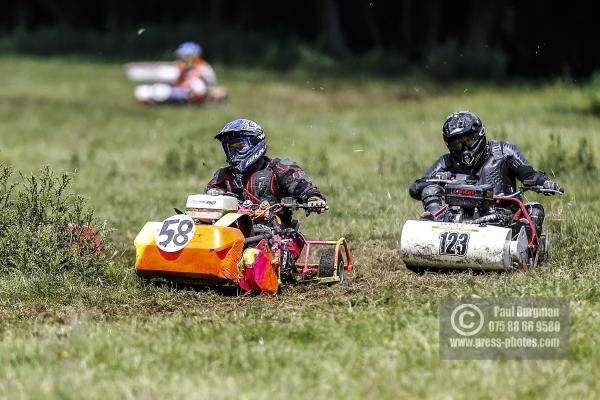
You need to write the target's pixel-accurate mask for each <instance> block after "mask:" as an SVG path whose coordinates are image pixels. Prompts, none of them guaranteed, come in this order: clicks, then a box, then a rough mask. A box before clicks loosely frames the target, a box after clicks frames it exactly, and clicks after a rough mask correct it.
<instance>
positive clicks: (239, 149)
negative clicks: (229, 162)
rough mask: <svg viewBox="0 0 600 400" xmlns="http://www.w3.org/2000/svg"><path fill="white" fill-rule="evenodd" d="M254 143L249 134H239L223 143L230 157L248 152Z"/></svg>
mask: <svg viewBox="0 0 600 400" xmlns="http://www.w3.org/2000/svg"><path fill="white" fill-rule="evenodd" d="M253 146H254V144H253V143H252V138H251V137H249V136H238V137H233V138H231V139H228V140H226V141H225V143H223V147H224V149H225V153H226V154H227V156H228V157H235V156H239V155H244V154H246V153H248V152H249V151H250V150H251V149H252V147H253Z"/></svg>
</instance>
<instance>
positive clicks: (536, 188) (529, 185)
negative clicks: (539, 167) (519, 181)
mask: <svg viewBox="0 0 600 400" xmlns="http://www.w3.org/2000/svg"><path fill="white" fill-rule="evenodd" d="M425 182H431V183H442V184H449V183H465V182H464V181H460V180H456V179H438V178H431V179H426V180H425ZM523 183H524V186H521V188H520V190H519V191H518V192H515V193H513V194H511V195H509V196H518V195H520V194H521V193H523V192H526V191H528V190H530V191H532V192H536V193H541V194H546V195H554V194H559V195H563V194H564V193H563V192H561V191H559V190H554V189H547V188H545V187H543V186H540V185H535V181H528V180H526V181H524V182H523ZM467 184H468V183H467Z"/></svg>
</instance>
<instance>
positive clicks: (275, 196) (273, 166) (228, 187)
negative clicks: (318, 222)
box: [205, 119, 326, 223]
mask: <svg viewBox="0 0 600 400" xmlns="http://www.w3.org/2000/svg"><path fill="white" fill-rule="evenodd" d="M215 139H218V140H219V141H221V144H222V145H223V150H224V151H225V156H226V157H227V162H228V163H229V166H227V167H224V168H220V169H218V170H217V171H216V172H215V174H214V176H213V178H212V179H211V180H210V182H208V184H207V186H206V190H205V191H209V190H211V189H216V190H219V191H221V192H230V193H233V194H234V195H235V196H236V197H237V198H238V199H239V200H241V201H244V200H250V201H252V202H253V203H257V204H259V203H261V202H263V201H268V202H269V203H279V202H280V201H281V199H282V198H283V197H293V198H294V199H296V200H297V201H298V202H300V203H308V204H309V205H311V206H325V205H326V203H325V196H324V195H323V194H322V193H321V192H320V191H319V190H318V189H317V187H316V186H314V185H313V183H312V182H311V180H310V178H309V177H308V175H307V174H306V172H304V170H303V169H302V168H300V167H299V166H298V164H297V163H296V162H295V161H292V160H288V159H279V158H273V159H271V158H269V157H267V156H266V155H265V153H266V151H267V143H266V140H265V134H264V132H263V130H262V128H261V127H260V125H258V124H257V123H256V122H254V121H251V120H248V119H236V120H234V121H231V122H229V123H228V124H227V125H225V127H224V128H223V129H221V131H220V132H219V133H218V134H217V135H216V136H215ZM321 210H322V211H324V210H325V208H321ZM322 211H321V212H322ZM282 217H283V219H284V223H289V221H291V214H290V213H287V214H284V215H283V216H282Z"/></svg>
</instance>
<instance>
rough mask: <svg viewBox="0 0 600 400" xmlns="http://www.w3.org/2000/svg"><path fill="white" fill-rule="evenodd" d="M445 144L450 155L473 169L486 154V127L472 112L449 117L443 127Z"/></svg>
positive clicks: (457, 113)
mask: <svg viewBox="0 0 600 400" xmlns="http://www.w3.org/2000/svg"><path fill="white" fill-rule="evenodd" d="M442 135H443V137H444V142H446V146H447V147H448V150H450V154H452V156H453V157H454V158H455V159H456V160H457V161H458V162H460V163H461V164H463V165H465V166H467V167H472V166H475V165H477V164H479V162H480V161H481V160H482V156H483V154H484V153H485V146H486V140H485V127H484V126H483V123H482V122H481V120H480V119H479V117H478V116H477V115H475V114H473V113H472V112H470V111H457V112H455V113H453V114H452V115H449V116H448V118H447V119H446V122H444V126H443V127H442Z"/></svg>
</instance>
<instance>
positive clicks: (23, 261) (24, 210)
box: [0, 165, 107, 283]
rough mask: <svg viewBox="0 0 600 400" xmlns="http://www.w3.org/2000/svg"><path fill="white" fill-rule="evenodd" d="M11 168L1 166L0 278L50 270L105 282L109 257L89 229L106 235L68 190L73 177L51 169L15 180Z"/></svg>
mask: <svg viewBox="0 0 600 400" xmlns="http://www.w3.org/2000/svg"><path fill="white" fill-rule="evenodd" d="M11 175H12V171H11V168H10V167H8V166H6V165H0V203H1V204H0V205H1V208H0V279H2V278H3V277H4V278H5V277H6V276H9V275H15V274H16V275H20V276H23V277H30V276H35V275H38V274H42V275H44V274H46V275H53V276H63V275H69V276H70V277H72V278H73V279H78V280H82V281H86V282H88V283H90V282H96V283H103V282H104V281H105V280H106V265H107V259H106V257H104V256H101V255H100V254H99V252H101V251H102V250H101V249H100V248H99V247H98V245H97V242H96V240H95V238H93V237H85V236H86V235H85V233H86V231H85V230H84V229H83V228H82V227H91V228H92V229H93V230H94V231H95V233H96V234H98V235H100V236H101V237H104V234H105V228H104V226H101V225H98V223H97V222H96V220H95V218H94V213H93V211H92V210H90V209H88V208H86V206H85V202H84V200H83V198H82V197H80V196H75V195H73V194H72V193H70V192H69V186H70V182H71V176H70V175H68V174H61V175H59V176H55V175H54V173H53V172H52V171H50V169H49V168H47V167H46V168H45V169H43V170H42V171H40V173H39V174H37V175H31V176H28V177H25V176H22V175H21V176H20V179H19V180H20V181H21V183H20V184H17V183H14V182H11V180H10V178H11Z"/></svg>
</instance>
